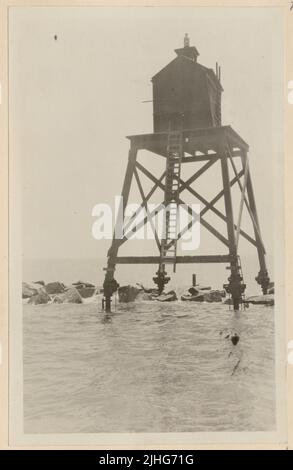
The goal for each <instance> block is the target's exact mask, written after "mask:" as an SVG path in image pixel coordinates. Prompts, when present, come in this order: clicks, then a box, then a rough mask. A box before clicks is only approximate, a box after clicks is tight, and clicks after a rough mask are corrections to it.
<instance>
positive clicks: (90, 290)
mask: <svg viewBox="0 0 293 470" xmlns="http://www.w3.org/2000/svg"><path fill="white" fill-rule="evenodd" d="M76 289H77V290H78V292H79V294H80V295H81V297H82V298H83V299H87V298H88V297H92V296H93V295H94V293H95V291H96V288H95V287H76Z"/></svg>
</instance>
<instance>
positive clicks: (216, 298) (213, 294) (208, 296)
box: [181, 286, 226, 302]
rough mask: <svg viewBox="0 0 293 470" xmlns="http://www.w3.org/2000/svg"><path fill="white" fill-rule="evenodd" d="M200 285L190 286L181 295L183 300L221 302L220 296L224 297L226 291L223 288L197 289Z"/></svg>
mask: <svg viewBox="0 0 293 470" xmlns="http://www.w3.org/2000/svg"><path fill="white" fill-rule="evenodd" d="M199 287H200V286H195V287H193V286H192V287H190V288H189V289H188V292H187V293H186V294H183V295H182V296H181V300H183V301H185V300H186V301H192V302H222V298H223V297H225V295H226V292H225V291H223V290H212V289H210V290H207V288H204V289H203V290H200V289H199Z"/></svg>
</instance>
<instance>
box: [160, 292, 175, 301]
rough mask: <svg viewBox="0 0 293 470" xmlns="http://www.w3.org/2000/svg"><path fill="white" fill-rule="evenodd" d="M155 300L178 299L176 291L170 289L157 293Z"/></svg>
mask: <svg viewBox="0 0 293 470" xmlns="http://www.w3.org/2000/svg"><path fill="white" fill-rule="evenodd" d="M156 300H158V301H159V302H173V301H174V300H178V299H177V295H176V292H175V291H174V290H170V291H169V292H166V293H162V294H161V295H158V296H157V297H156Z"/></svg>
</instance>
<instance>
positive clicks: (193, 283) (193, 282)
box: [192, 274, 196, 287]
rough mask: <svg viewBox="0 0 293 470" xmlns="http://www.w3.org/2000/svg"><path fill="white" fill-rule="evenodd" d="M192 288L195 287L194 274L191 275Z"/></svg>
mask: <svg viewBox="0 0 293 470" xmlns="http://www.w3.org/2000/svg"><path fill="white" fill-rule="evenodd" d="M192 286H193V287H195V286H196V274H192Z"/></svg>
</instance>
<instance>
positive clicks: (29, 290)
mask: <svg viewBox="0 0 293 470" xmlns="http://www.w3.org/2000/svg"><path fill="white" fill-rule="evenodd" d="M39 292H44V288H43V286H42V285H41V284H39V283H36V282H23V283H22V298H23V299H29V298H30V297H32V296H33V295H37V294H38V293H39Z"/></svg>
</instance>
